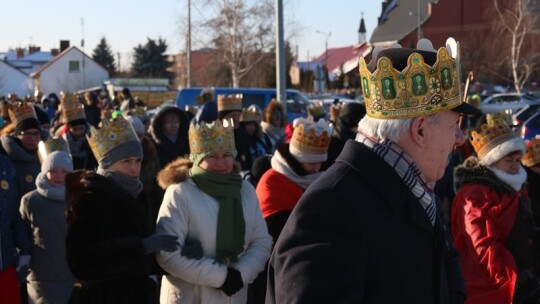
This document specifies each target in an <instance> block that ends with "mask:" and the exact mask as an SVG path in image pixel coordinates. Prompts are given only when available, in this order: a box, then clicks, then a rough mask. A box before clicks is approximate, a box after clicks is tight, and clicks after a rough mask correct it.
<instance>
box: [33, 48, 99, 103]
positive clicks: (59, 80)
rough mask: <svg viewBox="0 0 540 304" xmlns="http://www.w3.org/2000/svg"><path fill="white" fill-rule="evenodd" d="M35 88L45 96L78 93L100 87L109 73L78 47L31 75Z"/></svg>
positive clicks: (68, 49) (70, 49) (63, 53)
mask: <svg viewBox="0 0 540 304" xmlns="http://www.w3.org/2000/svg"><path fill="white" fill-rule="evenodd" d="M30 77H31V78H32V79H33V81H34V87H35V88H36V89H37V90H39V91H41V92H43V94H49V93H53V92H54V93H59V92H60V91H66V92H76V91H79V90H83V89H86V88H90V87H95V86H100V85H102V84H103V82H104V81H105V80H107V79H108V78H109V72H107V70H106V69H105V68H103V67H102V66H101V65H99V64H98V63H97V62H95V61H94V60H93V59H92V58H91V57H89V56H88V55H86V54H85V53H84V52H83V51H82V50H81V49H79V48H78V47H76V46H71V47H68V48H66V49H65V50H63V51H62V52H61V53H60V54H58V55H57V56H55V57H54V58H53V59H51V60H50V61H48V62H47V63H46V64H44V65H43V66H41V67H40V68H39V69H38V70H36V71H35V72H33V73H32V74H30Z"/></svg>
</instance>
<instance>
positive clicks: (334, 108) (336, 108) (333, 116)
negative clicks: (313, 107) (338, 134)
mask: <svg viewBox="0 0 540 304" xmlns="http://www.w3.org/2000/svg"><path fill="white" fill-rule="evenodd" d="M342 107H343V103H341V102H339V103H337V104H333V105H331V106H330V121H333V122H334V123H335V122H336V120H337V119H338V117H339V113H340V112H341V108H342Z"/></svg>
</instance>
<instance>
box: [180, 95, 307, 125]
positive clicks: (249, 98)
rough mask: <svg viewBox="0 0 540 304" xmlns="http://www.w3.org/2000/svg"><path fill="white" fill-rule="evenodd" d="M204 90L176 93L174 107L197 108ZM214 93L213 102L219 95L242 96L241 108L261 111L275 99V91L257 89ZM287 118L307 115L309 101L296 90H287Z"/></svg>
mask: <svg viewBox="0 0 540 304" xmlns="http://www.w3.org/2000/svg"><path fill="white" fill-rule="evenodd" d="M203 89H205V88H202V87H198V88H186V89H182V90H180V91H179V92H178V95H177V96H176V105H177V106H178V107H179V108H180V109H185V108H186V106H197V105H198V102H197V98H198V97H199V96H200V95H201V91H202V90H203ZM212 89H213V92H214V101H217V95H220V94H242V96H243V98H242V107H244V108H247V107H249V106H250V105H252V104H255V105H258V106H259V107H260V108H261V109H263V110H264V109H265V108H266V106H267V105H268V104H269V103H270V101H271V100H272V98H276V89H257V88H212ZM286 94H287V100H286V108H287V118H288V119H289V122H292V121H293V120H294V119H295V118H298V117H305V116H306V115H307V114H306V113H307V112H306V106H307V105H308V104H309V99H308V98H307V97H306V96H305V95H304V94H302V93H301V92H300V91H297V90H287V91H286Z"/></svg>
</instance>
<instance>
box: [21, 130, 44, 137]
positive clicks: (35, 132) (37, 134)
mask: <svg viewBox="0 0 540 304" xmlns="http://www.w3.org/2000/svg"><path fill="white" fill-rule="evenodd" d="M21 135H22V136H27V137H31V136H33V137H37V136H40V137H41V132H39V131H33V132H25V131H23V132H21Z"/></svg>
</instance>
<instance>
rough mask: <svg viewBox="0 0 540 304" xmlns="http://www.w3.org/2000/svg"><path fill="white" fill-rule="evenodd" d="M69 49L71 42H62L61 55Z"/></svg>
mask: <svg viewBox="0 0 540 304" xmlns="http://www.w3.org/2000/svg"><path fill="white" fill-rule="evenodd" d="M68 48H69V40H60V53H62V52H63V51H65V50H66V49H68Z"/></svg>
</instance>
